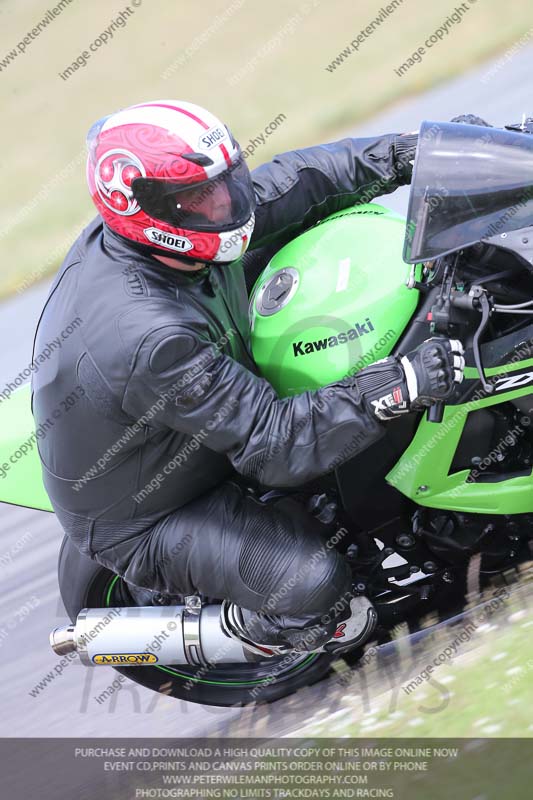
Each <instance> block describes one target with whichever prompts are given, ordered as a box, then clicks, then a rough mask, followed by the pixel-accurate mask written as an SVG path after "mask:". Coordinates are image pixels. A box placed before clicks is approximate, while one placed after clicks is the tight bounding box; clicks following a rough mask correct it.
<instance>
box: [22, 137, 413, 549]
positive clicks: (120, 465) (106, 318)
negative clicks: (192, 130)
mask: <svg viewBox="0 0 533 800" xmlns="http://www.w3.org/2000/svg"><path fill="white" fill-rule="evenodd" d="M396 138H397V137H396V135H394V134H391V135H387V136H379V137H371V138H364V139H352V138H347V139H343V140H341V141H338V142H334V143H331V144H326V145H320V146H316V147H309V148H306V149H302V150H296V151H293V152H288V153H284V154H282V155H279V156H277V157H276V158H275V159H274V160H273V161H271V162H270V163H267V164H264V165H263V166H261V167H259V168H257V169H255V170H254V171H253V172H252V178H253V182H254V186H255V190H256V195H257V208H256V225H255V229H254V233H253V237H252V240H251V243H250V248H251V249H253V248H258V247H261V246H264V245H268V244H271V243H272V242H274V243H276V242H277V243H278V244H279V243H283V242H285V241H288V239H290V238H292V237H294V236H295V235H297V234H298V233H300V232H302V231H303V230H305V229H307V228H308V227H310V226H311V225H313V224H314V223H316V222H317V221H319V220H321V219H323V218H324V217H325V216H327V215H329V214H331V213H333V212H334V211H337V210H339V209H342V208H345V207H348V206H351V205H353V204H354V203H355V202H358V201H366V202H368V201H369V200H371V199H372V198H373V197H376V196H378V195H381V194H384V193H387V192H390V191H393V190H394V189H396V188H397V187H398V186H399V185H401V184H402V183H407V182H408V180H409V178H408V176H407V175H406V173H405V171H404V170H403V169H402V168H401V165H398V164H397V163H396V161H395V155H394V143H395V140H396ZM54 340H55V342H56V345H55V347H54V350H53V353H52V354H51V356H50V357H48V358H47V359H45V360H41V359H39V355H40V354H41V353H42V352H43V350H45V348H47V347H49V346H50V347H51V346H52V343H53V342H54ZM33 358H34V363H35V365H36V367H38V368H36V371H35V372H34V373H33V375H32V410H33V414H34V417H35V421H36V424H37V425H38V426H41V430H42V431H43V433H42V436H40V437H39V438H38V448H39V454H40V458H41V462H42V468H43V479H44V484H45V487H46V490H47V492H48V494H49V497H50V500H51V502H52V505H53V507H54V510H55V511H56V514H57V516H58V518H59V521H60V522H61V524H62V525H63V527H64V528H65V530H66V532H67V533H68V534H69V535H71V536H72V537H73V539H74V540H75V542H76V544H77V545H78V547H79V548H80V549H81V550H82V552H86V553H87V554H88V555H91V556H93V557H94V556H95V555H98V560H101V561H102V563H106V552H105V551H106V550H108V552H109V554H111V552H112V548H113V547H114V546H115V545H116V544H117V543H121V542H124V541H125V540H127V539H131V540H132V542H133V540H135V538H136V537H137V536H140V535H141V534H142V533H143V532H145V531H146V530H148V529H149V528H150V527H151V526H152V525H153V524H154V523H155V522H156V521H157V520H159V519H160V518H161V517H163V516H165V515H166V514H168V513H169V512H171V511H172V510H174V509H176V508H179V507H180V506H182V505H184V504H185V503H187V502H188V501H190V500H191V499H192V498H196V497H198V496H199V495H200V494H202V493H203V492H205V491H207V490H209V489H210V488H211V487H213V486H215V485H217V484H218V483H220V482H221V481H222V480H224V479H225V478H227V477H228V476H230V475H231V474H232V473H233V471H234V470H236V471H237V472H239V473H241V474H242V475H244V476H246V478H249V479H253V480H255V481H257V482H258V483H259V484H261V485H263V486H278V487H287V486H298V485H303V484H304V483H306V482H308V481H310V480H312V479H314V478H315V477H317V476H320V475H322V474H324V473H326V472H328V471H330V470H331V469H332V466H331V465H332V462H333V461H334V460H335V459H337V460H336V461H335V464H337V463H338V458H337V456H338V453H339V452H340V451H341V450H342V448H343V447H344V446H345V444H346V442H347V441H349V440H352V439H353V438H354V437H358V439H357V441H359V442H360V449H363V448H364V447H366V446H367V445H369V444H371V443H372V442H373V441H375V440H376V439H378V438H379V437H381V436H382V435H383V434H384V426H383V425H382V424H381V423H379V422H378V421H377V420H376V419H375V417H374V416H373V415H372V414H371V413H370V412H369V411H368V410H367V408H366V406H365V404H364V401H363V399H362V398H361V396H360V395H359V393H358V391H357V388H356V387H355V388H354V387H353V386H352V387H350V386H347V385H346V384H345V383H343V382H342V381H341V382H339V383H338V384H332V385H330V386H326V387H324V388H322V389H319V390H316V391H308V392H305V393H303V394H300V395H297V396H294V397H288V398H283V399H280V398H278V396H277V395H276V392H275V391H274V389H273V388H272V387H271V385H270V384H269V383H268V382H267V381H266V380H264V379H263V378H261V377H260V375H259V374H258V369H257V366H256V365H255V363H254V360H253V357H252V353H251V350H250V335H249V322H248V296H247V291H246V283H245V271H244V268H243V263H242V260H239V261H237V262H234V263H233V264H231V265H216V264H212V265H208V266H206V267H204V268H203V269H202V270H200V271H199V272H184V271H180V270H178V269H173V268H171V267H167V266H165V265H163V264H162V263H160V262H158V261H156V260H155V259H154V258H153V257H152V256H150V255H147V254H144V253H140V252H139V251H137V250H136V249H135V248H134V247H133V246H130V245H129V243H128V242H127V241H126V240H124V239H122V238H121V237H120V236H118V235H117V234H115V233H114V232H113V231H111V230H110V229H109V228H107V227H106V226H105V225H104V224H103V222H102V220H101V218H100V217H98V218H96V219H95V220H94V221H93V222H91V223H90V224H89V225H88V226H87V228H85V230H84V231H83V232H82V233H81V235H80V236H79V237H78V239H77V240H76V242H75V243H74V245H73V246H72V248H71V249H70V251H69V253H68V254H67V256H66V258H65V260H64V262H63V264H62V266H61V268H60V269H59V272H58V273H57V275H56V277H55V279H54V281H53V284H52V286H51V289H50V292H49V295H48V298H47V300H46V303H45V306H44V308H43V311H42V314H41V317H40V320H39V323H38V327H37V331H36V336H35V341H34V353H33ZM46 423H48V424H47V425H46ZM45 428H46V429H45Z"/></svg>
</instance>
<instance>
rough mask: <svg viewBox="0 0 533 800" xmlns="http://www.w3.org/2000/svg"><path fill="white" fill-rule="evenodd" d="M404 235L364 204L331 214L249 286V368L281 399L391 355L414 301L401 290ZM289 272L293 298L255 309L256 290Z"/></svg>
mask: <svg viewBox="0 0 533 800" xmlns="http://www.w3.org/2000/svg"><path fill="white" fill-rule="evenodd" d="M404 232H405V219H404V218H403V217H401V216H399V215H397V214H395V213H394V212H392V211H390V210H388V209H387V208H384V207H383V206H380V205H377V204H376V203H368V204H364V205H358V206H354V207H353V208H350V209H345V210H344V211H339V212H337V213H336V214H332V215H331V216H330V217H328V218H327V219H326V220H324V221H323V222H321V223H319V224H318V225H316V226H315V227H314V228H311V229H310V230H308V231H306V232H305V233H303V234H302V235H301V236H298V237H297V238H296V239H294V240H293V241H292V242H289V244H287V245H285V247H283V248H282V249H281V250H279V251H278V252H277V253H276V255H275V256H274V257H273V259H272V260H271V261H270V263H269V264H268V266H267V267H266V269H265V270H264V271H263V273H262V274H261V276H260V277H259V280H258V281H257V283H256V285H255V286H254V290H253V294H252V301H251V314H250V316H251V324H252V351H253V355H254V358H255V361H256V363H257V364H258V366H259V368H260V370H261V373H262V374H263V375H264V376H265V378H267V380H268V381H269V382H270V383H271V384H272V386H274V388H275V389H276V391H277V392H278V394H279V395H280V396H282V397H284V396H287V395H292V394H298V393H300V392H303V391H306V390H308V389H316V388H319V387H321V386H325V385H326V384H328V383H331V382H333V381H335V380H339V379H340V378H343V377H344V376H346V375H347V374H349V373H352V374H353V373H354V372H356V371H358V370H359V369H362V368H363V367H365V366H368V364H371V363H373V362H374V361H377V360H378V359H380V358H385V357H386V356H387V355H389V353H390V352H391V350H392V349H393V347H394V345H395V344H396V342H397V341H398V339H399V338H400V336H401V335H402V333H403V332H404V330H405V327H406V326H407V324H408V323H409V320H410V319H411V317H412V315H413V313H414V311H415V308H416V306H417V302H418V294H419V293H418V290H415V289H411V290H410V289H408V288H407V286H406V285H405V281H406V278H407V276H408V273H409V268H408V267H407V266H406V264H405V263H404V262H403V260H402V247H403V238H404ZM289 267H290V268H292V269H293V270H296V272H297V275H298V284H297V288H296V291H295V292H294V294H293V296H292V297H291V298H290V299H289V301H288V302H287V304H286V305H284V306H283V307H281V308H280V309H279V310H278V311H276V312H275V313H273V314H271V315H269V316H266V315H264V314H263V313H261V309H260V308H258V303H257V301H258V298H259V297H260V291H261V287H263V286H264V285H265V284H267V283H268V281H269V280H270V279H272V277H273V276H274V275H275V274H276V273H279V272H280V270H284V269H287V268H289ZM368 321H370V322H368Z"/></svg>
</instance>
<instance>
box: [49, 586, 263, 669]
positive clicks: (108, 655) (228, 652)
mask: <svg viewBox="0 0 533 800" xmlns="http://www.w3.org/2000/svg"><path fill="white" fill-rule="evenodd" d="M220 608H221V607H220V605H208V606H202V605H201V601H200V598H199V597H196V596H191V597H186V598H185V605H184V606H162V607H154V606H146V607H143V606H140V607H137V606H136V607H128V608H84V609H83V610H82V611H80V613H79V614H78V618H77V619H76V623H75V625H68V626H63V627H60V628H55V630H53V631H52V633H51V634H50V645H51V647H52V649H53V650H54V652H55V653H57V654H58V655H61V656H63V655H65V654H66V653H71V652H74V651H75V652H77V653H78V655H79V657H80V661H81V662H82V664H85V665H86V666H94V665H106V666H113V667H118V666H120V667H128V666H132V667H133V666H135V667H138V666H143V665H144V666H150V665H153V664H161V665H165V664H168V665H170V664H188V665H190V666H195V667H198V666H207V665H212V664H242V663H246V662H248V661H250V660H254V658H253V656H252V655H251V653H249V652H248V653H247V651H246V650H245V648H244V647H243V645H242V643H240V642H239V641H237V640H236V639H234V638H230V637H229V636H228V635H227V634H226V633H224V631H223V629H222V627H221V624H220Z"/></svg>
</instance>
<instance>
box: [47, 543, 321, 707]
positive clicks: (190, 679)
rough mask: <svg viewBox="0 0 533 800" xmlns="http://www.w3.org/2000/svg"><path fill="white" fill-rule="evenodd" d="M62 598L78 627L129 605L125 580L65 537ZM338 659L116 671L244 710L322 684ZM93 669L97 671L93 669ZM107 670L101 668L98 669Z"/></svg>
mask: <svg viewBox="0 0 533 800" xmlns="http://www.w3.org/2000/svg"><path fill="white" fill-rule="evenodd" d="M58 577H59V587H60V592H61V598H62V600H63V603H64V605H65V608H66V610H67V614H68V615H69V617H70V619H71V621H72V622H74V621H75V619H76V617H77V616H78V614H79V612H80V611H81V609H82V608H106V607H114V606H123V605H126V604H125V603H124V602H123V600H122V599H121V598H122V597H123V594H122V592H121V587H124V586H125V584H124V582H123V581H122V579H121V578H120V577H119V576H118V575H115V574H114V573H113V572H111V571H110V570H108V569H106V568H105V567H102V566H101V565H100V564H97V563H96V561H92V560H91V559H90V558H87V556H84V555H83V554H82V553H80V552H79V550H77V548H76V547H75V546H74V545H73V544H72V542H71V541H70V539H69V538H68V537H67V536H65V538H64V539H63V543H62V545H61V551H60V553H59V566H58ZM333 661H334V657H332V656H330V655H326V654H314V653H312V654H308V655H305V656H301V655H300V656H298V657H295V659H294V660H293V661H290V662H288V663H287V661H286V660H285V659H282V658H277V659H273V658H272V659H268V660H267V661H265V662H264V663H263V662H259V663H250V664H235V665H232V664H228V665H221V666H216V667H203V668H202V667H189V666H182V665H179V666H175V667H173V666H168V667H167V666H149V667H123V668H118V667H117V668H116V670H117V672H120V673H121V674H123V675H125V676H126V677H127V678H129V679H130V680H133V681H135V682H136V683H139V684H141V685H142V686H145V687H146V688H148V689H152V690H153V691H155V692H163V693H164V694H167V695H170V696H171V697H176V698H178V699H181V700H188V701H190V702H192V703H202V704H204V705H212V706H244V705H248V704H250V703H254V702H255V703H271V702H273V701H274V700H279V699H280V698H282V697H286V696H287V695H290V694H293V693H294V692H296V691H297V690H298V689H300V688H302V687H304V686H309V685H311V684H313V683H316V682H317V681H319V680H322V679H323V678H324V677H326V676H327V675H328V674H329V672H330V667H331V663H332V662H333ZM88 669H91V667H88ZM94 669H101V667H94Z"/></svg>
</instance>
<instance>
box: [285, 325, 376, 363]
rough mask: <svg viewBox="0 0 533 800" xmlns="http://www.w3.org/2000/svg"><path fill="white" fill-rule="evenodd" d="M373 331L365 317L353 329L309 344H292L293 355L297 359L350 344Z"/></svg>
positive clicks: (301, 342)
mask: <svg viewBox="0 0 533 800" xmlns="http://www.w3.org/2000/svg"><path fill="white" fill-rule="evenodd" d="M373 330H374V326H373V325H372V322H371V321H370V317H367V318H366V319H365V321H364V322H356V323H354V327H353V328H349V329H348V330H347V331H341V333H338V334H337V335H336V336H327V337H326V338H324V339H317V340H311V341H309V342H304V341H299V342H293V343H292V351H293V355H294V357H295V358H297V357H298V356H305V355H308V354H309V353H315V352H317V351H318V350H326V349H327V348H328V347H337V345H339V344H346V342H352V341H353V340H354V339H358V338H359V337H360V336H364V335H365V333H370V331H373Z"/></svg>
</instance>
